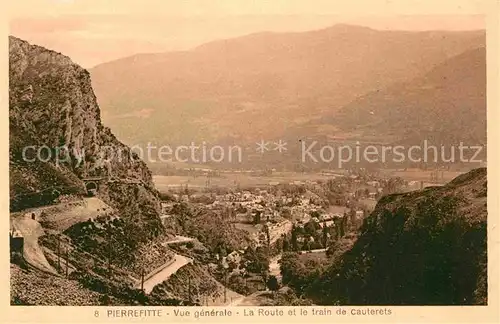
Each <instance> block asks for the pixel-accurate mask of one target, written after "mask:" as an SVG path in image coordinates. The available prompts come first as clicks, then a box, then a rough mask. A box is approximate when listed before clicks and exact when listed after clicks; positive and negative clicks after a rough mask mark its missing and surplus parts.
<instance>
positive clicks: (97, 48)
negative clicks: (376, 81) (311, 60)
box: [9, 0, 485, 68]
mask: <svg viewBox="0 0 500 324" xmlns="http://www.w3.org/2000/svg"><path fill="white" fill-rule="evenodd" d="M360 1H361V2H362V1H363V0H359V1H348V2H342V3H343V4H342V6H339V2H338V1H331V0H286V1H285V0H273V1H267V0H253V1H252V0H231V1H230V0H226V1H222V0H210V1H206V0H190V1H186V0H142V1H140V0H21V1H16V2H14V3H13V4H11V6H10V11H9V18H10V19H9V28H10V34H11V35H14V36H17V37H20V38H22V39H25V40H27V41H29V42H31V43H34V44H37V45H41V46H44V47H47V48H49V49H52V50H55V51H58V52H61V53H63V54H65V55H68V56H69V57H71V58H72V60H73V61H75V62H76V63H78V64H80V65H82V66H83V67H85V68H91V67H93V66H95V65H97V64H100V63H104V62H107V61H111V60H114V59H117V58H121V57H125V56H130V55H133V54H137V53H149V52H166V51H176V50H188V49H191V48H193V47H196V46H198V45H200V44H203V43H206V42H209V41H213V40H218V39H225V38H232V37H238V36H243V35H247V34H251V33H255V32H262V31H272V32H300V31H308V30H315V29H321V28H326V27H329V26H332V25H335V24H338V23H348V24H353V25H362V26H367V27H371V28H374V29H392V30H473V29H484V28H485V25H484V23H485V22H484V19H483V16H482V15H480V14H479V13H481V12H482V8H481V3H480V2H479V1H478V2H476V1H473V0H468V1H464V2H463V3H461V1H460V0H454V1H451V0H440V1H439V2H436V1H424V0H406V1H404V5H403V4H402V1H397V2H396V1H391V0H385V1H378V0H370V1H369V2H366V1H365V3H361V2H360ZM346 3H349V4H351V5H348V4H346Z"/></svg>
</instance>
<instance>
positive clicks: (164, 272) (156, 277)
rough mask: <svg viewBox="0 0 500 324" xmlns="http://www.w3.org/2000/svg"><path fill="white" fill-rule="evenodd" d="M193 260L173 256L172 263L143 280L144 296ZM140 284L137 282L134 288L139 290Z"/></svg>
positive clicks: (178, 255)
mask: <svg viewBox="0 0 500 324" xmlns="http://www.w3.org/2000/svg"><path fill="white" fill-rule="evenodd" d="M192 262H193V259H190V258H188V257H185V256H183V255H180V254H176V255H175V256H174V261H173V262H171V261H169V262H167V263H165V266H164V267H163V268H160V269H161V270H155V271H153V272H152V273H151V274H149V275H147V276H146V278H145V280H144V292H145V293H146V294H149V293H151V291H153V288H154V287H155V286H156V285H158V284H161V283H162V282H164V281H165V280H167V279H168V278H170V276H171V275H173V274H174V273H176V272H177V270H179V269H180V268H182V267H183V266H185V265H186V264H189V263H192ZM140 286H141V283H140V282H139V283H138V284H136V288H140Z"/></svg>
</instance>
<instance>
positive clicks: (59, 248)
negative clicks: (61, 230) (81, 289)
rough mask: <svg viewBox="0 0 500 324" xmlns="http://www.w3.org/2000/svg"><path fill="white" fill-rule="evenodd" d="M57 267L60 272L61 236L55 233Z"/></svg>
mask: <svg viewBox="0 0 500 324" xmlns="http://www.w3.org/2000/svg"><path fill="white" fill-rule="evenodd" d="M57 268H58V270H59V272H61V236H60V235H57Z"/></svg>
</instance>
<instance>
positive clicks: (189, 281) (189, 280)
mask: <svg viewBox="0 0 500 324" xmlns="http://www.w3.org/2000/svg"><path fill="white" fill-rule="evenodd" d="M188 300H189V303H190V304H191V277H188Z"/></svg>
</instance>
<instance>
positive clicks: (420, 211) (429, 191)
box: [312, 168, 488, 305]
mask: <svg viewBox="0 0 500 324" xmlns="http://www.w3.org/2000/svg"><path fill="white" fill-rule="evenodd" d="M486 193H487V178H486V169H484V168H483V169H475V170H473V171H470V172H469V173H466V174H464V175H461V176H459V177H457V178H456V179H454V180H453V181H451V182H450V183H448V184H447V185H445V186H443V187H431V188H426V189H424V190H421V191H416V192H410V193H405V194H394V195H389V196H386V197H384V198H382V199H381V200H380V201H379V203H378V204H377V207H376V209H375V210H374V211H373V213H372V214H371V215H370V216H369V217H368V218H367V219H366V220H365V224H364V225H363V227H362V232H361V234H360V236H359V238H358V240H357V241H356V242H355V243H354V245H353V247H352V248H351V249H350V250H348V251H347V252H345V253H344V254H343V255H342V256H340V257H339V259H338V260H336V262H335V263H334V264H333V265H332V266H331V267H330V268H329V269H328V270H327V271H326V272H325V273H324V274H323V275H322V276H321V277H320V278H319V279H318V281H317V282H316V284H315V285H314V287H313V289H312V292H313V294H314V295H315V296H317V297H318V299H320V300H322V302H325V303H330V304H331V303H332V302H339V303H341V304H351V305H352V304H354V305H360V304H363V305H472V304H474V305H475V304H480V305H482V304H487V300H488V297H487V278H488V277H487V246H486V244H487V223H486V222H487V208H486V200H487V196H486Z"/></svg>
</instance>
